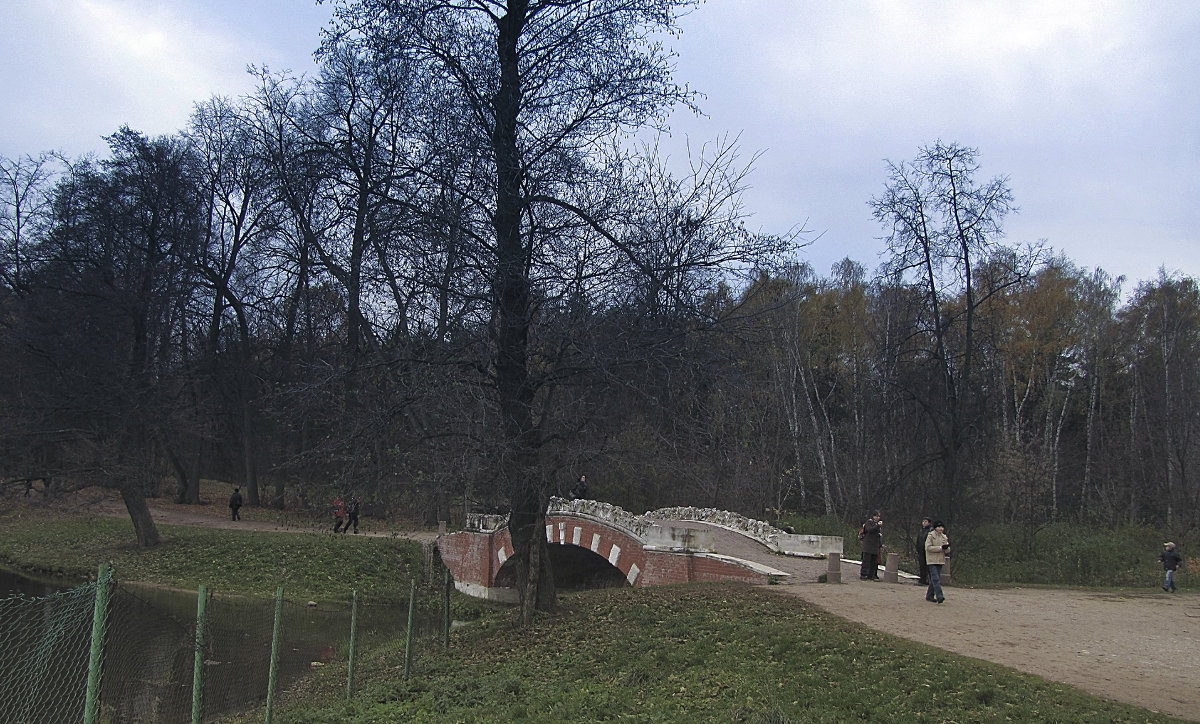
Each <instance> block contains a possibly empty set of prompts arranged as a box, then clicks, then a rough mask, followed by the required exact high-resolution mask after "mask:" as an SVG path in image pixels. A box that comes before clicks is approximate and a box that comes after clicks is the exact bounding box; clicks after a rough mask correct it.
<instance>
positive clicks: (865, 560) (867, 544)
mask: <svg viewBox="0 0 1200 724" xmlns="http://www.w3.org/2000/svg"><path fill="white" fill-rule="evenodd" d="M881 548H883V515H882V514H880V512H879V511H878V510H877V511H875V512H874V513H872V514H871V517H870V518H867V522H866V523H863V527H862V567H861V568H860V569H859V572H858V577H859V578H861V579H862V580H864V581H878V580H879V551H880V549H881Z"/></svg>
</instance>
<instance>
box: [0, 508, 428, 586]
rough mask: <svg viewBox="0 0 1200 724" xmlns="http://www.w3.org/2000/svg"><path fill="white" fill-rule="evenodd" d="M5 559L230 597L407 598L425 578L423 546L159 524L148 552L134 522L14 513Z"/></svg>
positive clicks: (2, 543)
mask: <svg viewBox="0 0 1200 724" xmlns="http://www.w3.org/2000/svg"><path fill="white" fill-rule="evenodd" d="M0 525H2V526H3V528H4V535H3V536H2V537H0V561H3V562H4V563H6V564H7V565H9V566H10V567H13V568H16V569H19V570H23V571H26V572H33V573H42V574H54V575H62V576H66V577H68V578H74V579H84V578H87V577H89V576H95V574H96V571H97V570H98V568H99V566H100V564H101V563H102V562H104V561H109V562H111V563H112V564H113V570H114V572H115V574H116V576H117V578H118V579H119V580H122V581H136V582H145V583H155V584H159V585H163V586H170V587H176V588H183V589H189V590H195V589H196V588H197V587H198V585H199V584H201V583H203V584H205V585H206V586H208V587H209V588H210V589H211V590H213V591H215V592H221V593H238V594H245V595H252V596H261V597H271V596H274V595H275V591H276V589H277V588H278V587H279V586H283V587H284V588H285V590H286V591H287V593H288V595H289V596H290V597H304V598H310V599H315V600H321V601H325V600H346V599H348V598H349V597H350V592H351V590H352V589H357V590H358V592H359V595H360V596H364V595H365V596H368V597H370V598H372V599H375V600H380V599H383V600H407V598H408V589H409V580H410V579H411V578H416V579H417V580H418V581H421V580H423V577H424V558H423V555H422V552H421V546H420V544H418V543H415V542H413V541H407V540H400V539H388V538H368V537H365V536H359V537H353V536H334V535H332V534H325V533H269V532H258V531H240V530H215V529H209V528H187V527H177V526H170V525H163V526H159V532H160V533H161V534H162V537H163V542H162V544H161V545H158V546H155V547H154V548H150V549H146V550H139V549H138V548H137V546H136V545H135V538H134V534H133V524H132V523H131V522H130V521H129V520H128V519H120V518H103V517H79V518H73V517H60V516H36V517H34V516H28V515H25V516H15V515H8V516H5V517H4V518H3V519H0Z"/></svg>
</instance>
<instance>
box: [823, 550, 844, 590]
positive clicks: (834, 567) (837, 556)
mask: <svg viewBox="0 0 1200 724" xmlns="http://www.w3.org/2000/svg"><path fill="white" fill-rule="evenodd" d="M825 582H826V583H841V582H842V554H841V553H830V554H829V569H828V570H827V571H826V572H825Z"/></svg>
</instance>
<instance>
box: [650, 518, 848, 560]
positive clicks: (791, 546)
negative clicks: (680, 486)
mask: <svg viewBox="0 0 1200 724" xmlns="http://www.w3.org/2000/svg"><path fill="white" fill-rule="evenodd" d="M645 517H648V518H656V519H660V520H694V521H698V522H700V523H708V524H709V525H717V526H720V527H722V528H728V529H729V530H733V531H736V532H738V533H741V534H743V535H746V536H748V537H750V538H753V539H755V540H757V541H759V542H760V543H762V544H763V545H765V546H766V547H768V548H770V549H771V550H773V551H775V552H776V553H783V554H784V555H789V556H804V557H807V558H825V557H826V556H828V555H829V554H830V553H835V552H836V553H839V554H840V553H841V552H842V539H841V538H840V537H837V536H819V535H797V534H795V533H787V532H785V531H782V530H780V529H779V528H776V527H775V526H773V525H771V524H770V523H767V522H765V521H761V520H755V519H753V518H747V517H746V516H744V515H741V514H739V513H734V512H732V511H729V510H719V509H717V508H696V507H692V506H684V507H675V508H660V509H658V510H654V511H651V512H649V513H646V516H645Z"/></svg>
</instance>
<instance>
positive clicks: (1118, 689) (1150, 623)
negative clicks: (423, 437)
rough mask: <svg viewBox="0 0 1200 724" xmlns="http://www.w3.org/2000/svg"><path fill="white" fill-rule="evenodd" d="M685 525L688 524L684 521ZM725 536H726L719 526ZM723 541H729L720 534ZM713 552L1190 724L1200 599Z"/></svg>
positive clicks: (816, 596)
mask: <svg viewBox="0 0 1200 724" xmlns="http://www.w3.org/2000/svg"><path fill="white" fill-rule="evenodd" d="M76 505H78V506H80V507H81V508H82V509H84V510H87V511H89V512H92V513H93V514H96V515H117V516H123V515H125V514H126V513H125V510H124V506H123V505H122V504H121V502H120V500H119V499H116V500H114V499H111V498H100V499H94V500H80V501H77V503H76ZM150 507H151V511H152V513H153V515H154V519H155V521H156V522H158V523H161V524H169V525H191V526H201V527H210V528H228V529H235V528H249V529H252V530H264V531H280V532H289V531H290V532H312V531H315V530H322V529H323V528H322V527H320V526H318V525H316V524H314V523H312V522H311V521H300V520H297V521H288V520H283V521H282V522H275V521H269V520H256V519H255V517H256V516H255V511H254V510H253V509H246V510H244V511H243V512H244V513H245V515H244V518H245V519H244V520H241V521H237V522H235V521H231V520H229V519H228V517H227V516H228V509H226V508H224V507H223V506H218V505H215V504H214V505H206V506H181V505H175V504H173V503H171V502H169V501H163V500H152V501H150ZM689 525H691V524H690V523H689ZM362 530H363V534H364V535H369V536H381V537H402V538H411V539H414V540H420V541H429V540H433V539H434V538H436V534H435V533H432V532H428V531H399V530H380V529H379V528H378V524H377V523H375V522H374V521H368V520H364V525H363V528H362ZM726 533H728V532H727V531H726ZM730 536H732V537H730ZM718 548H719V549H720V550H721V551H722V552H726V553H728V554H729V555H735V556H740V557H745V558H749V559H752V560H756V561H759V562H762V563H766V564H767V565H771V566H774V567H776V568H779V569H780V570H783V571H785V572H787V573H789V574H791V577H792V580H791V582H789V583H787V584H785V585H782V586H780V587H779V590H780V591H781V592H785V593H788V594H791V595H796V596H800V597H801V598H803V599H805V600H806V601H809V602H810V603H812V604H814V605H816V606H819V607H821V608H823V609H825V610H827V611H829V612H830V613H833V614H835V615H838V616H841V617H843V618H846V619H849V620H851V621H855V622H858V623H862V624H865V625H867V626H870V627H872V628H874V629H877V630H880V631H884V632H887V633H890V634H894V635H896V636H901V637H904V638H907V639H911V640H913V641H920V642H922V643H926V644H929V645H931V646H936V647H938V648H942V649H945V650H947V651H952V652H954V653H957V654H963V655H965V656H971V657H974V658H977V659H983V660H985V661H991V662H993V663H997V664H1001V665H1003V666H1008V667H1011V668H1014V669H1017V670H1020V671H1024V672H1027V673H1030V674H1035V675H1037V676H1041V677H1044V678H1046V679H1050V680H1052V681H1059V682H1062V683H1065V684H1070V685H1072V686H1076V687H1078V688H1080V689H1083V690H1085V691H1088V692H1090V693H1092V694H1096V695H1097V696H1103V697H1108V698H1110V699H1115V700H1117V701H1121V702H1125V703H1128V704H1133V705H1135V706H1139V707H1142V708H1144V709H1149V710H1151V711H1155V712H1161V713H1164V714H1168V715H1171V716H1176V717H1180V718H1183V719H1190V720H1193V721H1200V655H1198V654H1200V595H1198V594H1196V593H1188V592H1185V593H1179V594H1175V595H1169V594H1166V593H1162V592H1158V591H1147V592H1145V593H1106V592H1093V591H1086V590H1069V589H1042V588H1036V589H1034V588H1008V589H972V588H961V587H948V588H947V589H946V602H945V603H944V604H942V605H935V604H930V603H927V602H926V601H925V598H924V589H923V588H921V587H919V586H916V585H914V584H912V583H899V584H891V583H882V582H878V583H871V582H864V581H860V580H858V578H857V576H856V575H851V574H856V573H857V569H856V567H855V566H853V565H851V564H849V563H847V564H846V565H843V569H842V579H843V581H845V582H844V583H842V584H824V583H816V582H815V581H816V577H817V576H818V575H819V574H820V573H821V572H823V571H824V570H825V564H824V562H823V561H813V560H806V559H799V558H786V557H781V556H777V555H773V554H770V553H769V552H767V551H766V550H765V549H764V548H761V547H760V546H758V545H757V544H754V543H751V542H749V541H748V540H747V539H746V538H744V537H742V536H737V535H734V534H729V536H726V535H722V536H720V540H719V541H718Z"/></svg>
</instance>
